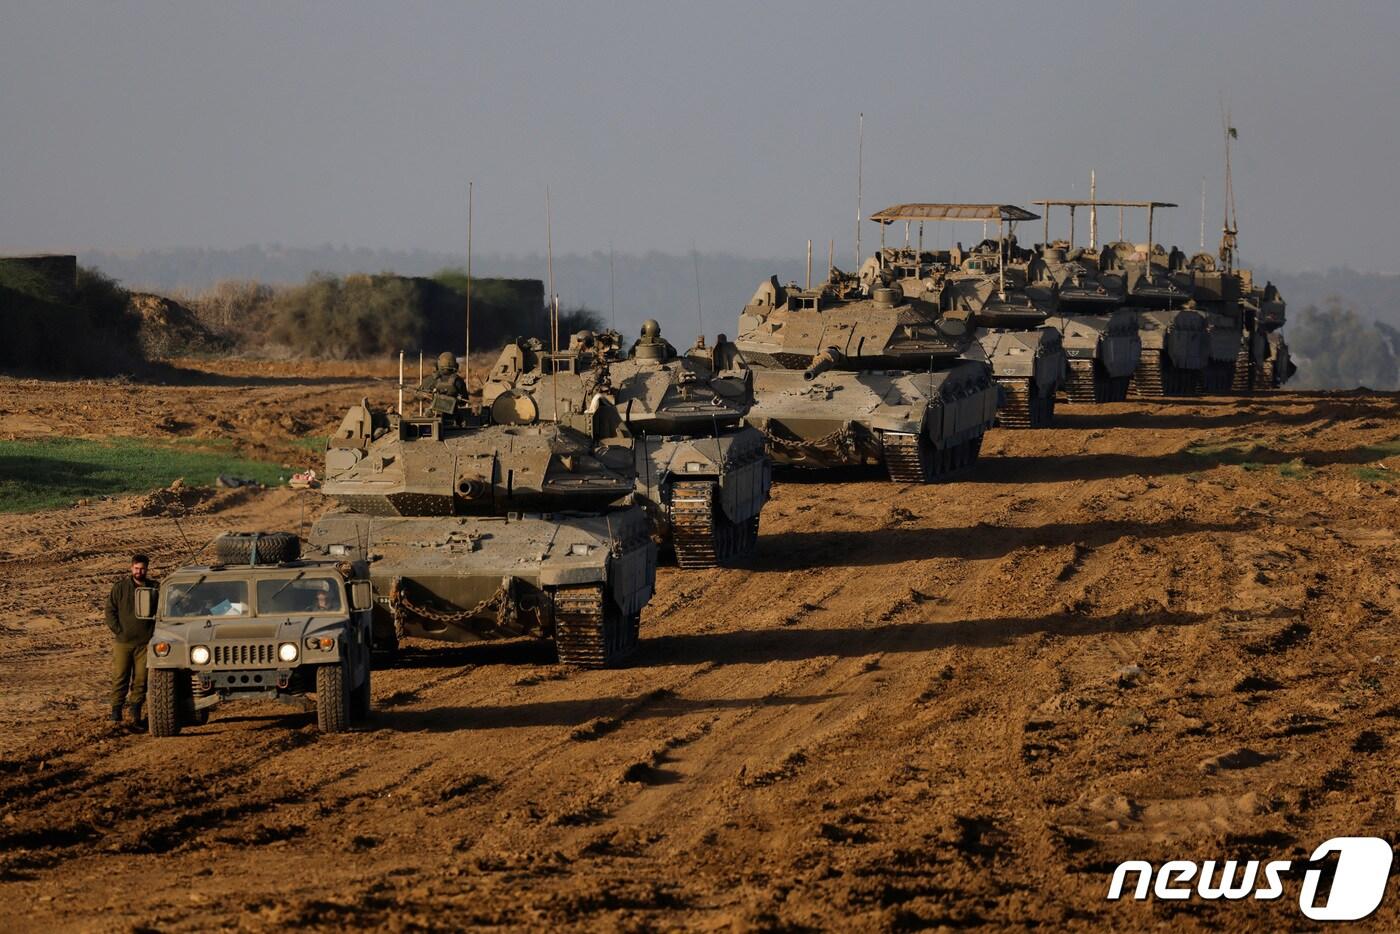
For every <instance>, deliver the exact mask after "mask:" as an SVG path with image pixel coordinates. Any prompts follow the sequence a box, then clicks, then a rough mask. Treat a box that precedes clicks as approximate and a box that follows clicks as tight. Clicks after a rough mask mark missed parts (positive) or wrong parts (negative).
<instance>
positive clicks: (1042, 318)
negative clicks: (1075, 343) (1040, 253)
mask: <svg viewBox="0 0 1400 934" xmlns="http://www.w3.org/2000/svg"><path fill="white" fill-rule="evenodd" d="M1037 217H1039V215H1037V214H1032V213H1031V212H1029V211H1026V210H1025V209H1023V208H1019V207H1016V206H1015V205H1009V204H938V203H920V204H899V205H895V206H893V207H889V208H885V209H884V210H882V211H876V212H875V213H874V214H872V215H870V219H871V220H872V221H875V222H877V223H879V224H880V225H881V228H880V229H881V250H880V253H879V254H877V259H878V260H880V261H881V264H882V265H883V261H884V259H885V258H886V257H887V256H889V255H890V254H889V251H888V250H887V248H886V247H885V244H884V242H883V241H884V230H885V228H886V227H887V226H888V225H890V224H892V223H895V222H898V221H903V222H905V224H906V225H912V224H913V223H915V222H917V223H918V224H919V225H920V237H919V239H920V249H919V252H922V250H921V247H922V239H923V237H922V226H923V224H924V223H925V222H926V221H946V222H954V221H978V220H980V221H982V222H984V223H991V222H992V221H995V222H996V224H997V237H996V239H995V240H992V239H989V238H984V239H983V241H982V242H981V243H979V244H978V245H977V246H976V247H975V248H973V249H972V250H971V251H970V252H968V253H964V252H963V251H962V250H961V248H959V249H958V250H956V251H949V253H947V254H944V256H946V259H944V257H943V256H940V257H937V260H936V261H935V262H934V263H932V264H931V265H930V267H929V268H928V270H927V271H926V272H924V273H923V274H922V277H921V278H917V279H916V278H913V277H911V276H909V275H907V274H906V275H902V276H900V277H898V278H897V280H896V281H897V282H898V283H899V284H900V287H901V288H902V289H903V290H904V291H905V292H906V294H907V293H909V292H910V291H911V285H912V284H914V283H917V286H916V288H918V289H920V290H922V291H923V292H925V293H926V294H927V295H928V296H929V297H928V299H927V302H928V304H930V305H932V307H933V308H934V310H935V314H938V315H944V316H946V315H948V314H949V313H952V312H966V313H967V314H968V315H969V316H970V319H969V320H970V321H971V323H972V325H973V327H974V331H973V339H974V342H975V347H969V350H968V352H967V354H966V356H968V357H970V358H976V359H980V360H983V361H985V362H986V363H987V364H988V365H989V366H990V367H991V369H992V376H993V378H994V379H995V380H996V382H997V383H998V385H999V386H1000V387H1001V389H1002V393H1003V401H1002V405H1001V409H1000V411H998V413H997V419H996V421H997V424H998V425H1002V426H1004V427H1008V428H1041V427H1046V426H1048V425H1050V424H1051V422H1052V421H1053V419H1054V414H1055V396H1056V394H1057V393H1058V392H1059V390H1060V386H1061V384H1062V383H1063V382H1064V378H1065V373H1066V357H1065V352H1064V347H1063V342H1062V339H1061V335H1060V332H1059V330H1058V329H1056V328H1055V327H1054V326H1052V325H1050V324H1049V323H1048V318H1049V316H1050V309H1051V308H1052V307H1053V304H1054V294H1053V290H1051V291H1049V292H1045V291H1042V293H1041V294H1040V295H1033V294H1031V292H1030V291H1028V289H1027V286H1028V285H1029V284H1030V283H1031V281H1032V278H1033V277H1034V276H1035V275H1036V273H1037V272H1038V270H1036V269H1033V268H1032V267H1033V266H1034V265H1035V264H1036V263H1038V262H1039V260H1038V259H1037V258H1036V257H1034V256H1030V255H1021V253H1020V251H1018V249H1017V247H1016V238H1015V232H1014V231H1015V225H1016V223H1017V222H1019V221H1025V220H1034V219H1036V218H1037ZM1008 226H1009V228H1010V231H1009V233H1008ZM868 267H869V264H868V263H867V266H866V267H863V268H862V272H863V274H865V275H867V276H868V271H867V270H868ZM890 268H891V269H895V270H897V269H898V268H899V267H898V266H893V267H890ZM881 271H882V272H883V269H882V270H881ZM1041 285H1042V286H1043V285H1044V280H1042V281H1041Z"/></svg>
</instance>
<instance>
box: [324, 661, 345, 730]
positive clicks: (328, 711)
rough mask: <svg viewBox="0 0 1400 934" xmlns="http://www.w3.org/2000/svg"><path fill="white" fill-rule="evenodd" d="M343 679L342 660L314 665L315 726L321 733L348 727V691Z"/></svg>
mask: <svg viewBox="0 0 1400 934" xmlns="http://www.w3.org/2000/svg"><path fill="white" fill-rule="evenodd" d="M345 680H346V679H345V662H343V661H340V662H333V663H331V664H329V665H318V666H317V667H316V727H317V728H318V729H319V730H320V731H321V732H322V733H344V732H345V731H346V730H348V729H350V691H349V689H348V688H347V687H346V685H345Z"/></svg>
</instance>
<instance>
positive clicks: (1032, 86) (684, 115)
mask: <svg viewBox="0 0 1400 934" xmlns="http://www.w3.org/2000/svg"><path fill="white" fill-rule="evenodd" d="M973 11H976V12H973ZM970 15H974V16H976V17H977V18H976V19H969V16H970ZM1398 38H1400V4H1396V3H1394V2H1388V3H1374V4H1363V3H1356V4H1341V3H1328V4H1322V3H1316V4H1308V3H1300V4H1287V5H1285V4H1283V3H1221V2H1215V3H1203V4H1198V5H1197V4H1185V3H1175V2H1172V3H1161V2H1152V3H1140V4H1139V3H1115V2H1112V0H1099V2H1095V3H1086V4H1082V5H1071V4H1068V3H1058V2H1057V3H1045V4H1036V5H1033V6H1031V5H1025V4H1014V5H1000V4H994V3H987V2H981V0H978V2H969V0H963V2H959V3H946V4H945V3H912V4H907V5H881V4H878V3H870V2H863V0H862V2H856V0H851V2H845V3H831V2H813V3H807V4H792V5H782V4H775V3H768V4H755V3H751V2H745V3H735V4H721V3H714V2H704V3H694V2H692V3H684V4H679V3H677V4H670V3H659V2H646V3H637V4H604V3H577V2H575V3H561V4H543V3H528V2H513V3H503V4H465V3H398V2H396V3H381V4H366V3H350V2H340V3H330V2H326V3H288V2H277V3H252V2H242V3H231V2H220V3H198V2H192V0H182V2H169V3H136V2H97V0H93V2H89V3H86V4H72V3H63V2H55V0H40V2H19V0H0V250H7V251H19V250H29V249H41V248H43V249H74V248H79V247H92V248H105V249H139V248H153V247H168V246H209V247H231V246H238V245H243V244H247V243H282V244H287V245H314V244H321V243H337V244H349V245H355V246H370V247H388V248H396V249H409V248H427V249H436V250H455V249H459V248H460V249H463V250H464V249H465V239H466V229H465V228H466V183H467V179H469V178H470V179H474V180H475V183H476V186H475V187H476V211H475V219H476V224H475V244H476V247H477V249H478V250H480V251H482V252H483V253H512V252H534V251H540V250H542V249H543V247H544V238H545V210H544V201H545V186H546V185H549V186H550V189H551V192H552V198H553V207H554V210H553V214H554V248H555V250H556V251H561V252H570V251H572V252H582V251H590V250H593V249H606V248H607V244H608V242H609V241H611V242H613V243H615V244H616V247H617V249H618V250H619V251H634V252H635V251H640V250H645V249H650V248H655V249H660V250H663V251H669V252H685V251H688V250H689V249H690V248H691V246H692V244H694V245H695V246H697V247H698V248H699V249H700V250H701V251H717V250H728V251H732V252H735V253H739V254H744V255H757V256H795V255H799V254H800V253H801V252H802V251H803V250H804V249H805V242H806V240H807V238H809V237H810V238H812V239H814V240H816V241H817V242H818V244H819V245H818V247H817V251H818V254H819V255H820V256H821V257H822V258H823V259H824V254H825V249H826V241H827V239H828V238H833V237H834V238H835V239H836V242H837V250H838V259H839V258H841V257H845V258H846V260H845V263H846V264H849V257H850V255H851V251H852V240H853V238H854V230H853V228H854V225H855V211H856V204H855V200H856V199H855V192H856V120H857V116H856V115H857V113H859V112H861V111H863V112H864V113H865V128H866V134H865V160H864V161H865V171H864V182H865V184H864V187H865V198H864V205H865V211H866V213H867V214H868V213H870V212H871V211H873V210H876V209H878V208H880V207H883V206H885V205H887V204H889V203H892V202H897V201H909V200H954V201H959V200H960V201H1009V202H1014V203H1024V202H1026V201H1029V200H1030V199H1032V198H1036V197H1042V196H1046V195H1049V196H1054V197H1066V196H1070V197H1073V196H1078V197H1084V196H1086V195H1087V188H1088V176H1089V170H1090V168H1094V169H1096V170H1097V172H1098V178H1099V194H1100V196H1101V197H1113V196H1118V197H1154V198H1159V199H1164V200H1169V201H1178V202H1180V203H1181V205H1182V206H1181V207H1180V208H1178V209H1176V210H1174V211H1170V212H1167V213H1166V215H1165V216H1164V217H1163V218H1162V227H1161V229H1162V233H1163V235H1164V236H1163V239H1171V240H1175V241H1177V242H1179V243H1182V244H1183V245H1186V246H1188V247H1189V246H1193V245H1194V244H1195V243H1196V242H1197V238H1198V231H1199V227H1198V225H1199V220H1200V191H1201V182H1202V178H1203V177H1204V178H1205V179H1206V181H1207V186H1208V199H1209V200H1208V213H1207V232H1206V239H1207V243H1209V244H1211V245H1212V247H1213V245H1214V244H1215V242H1216V241H1217V239H1218V237H1219V226H1220V192H1221V178H1222V154H1221V124H1220V111H1219V102H1220V97H1221V95H1222V94H1224V95H1225V97H1226V99H1227V100H1228V102H1229V104H1230V107H1231V109H1232V113H1233V120H1234V123H1235V124H1236V125H1237V126H1238V128H1239V141H1238V145H1237V147H1236V149H1235V186H1236V191H1237V200H1238V203H1239V215H1240V220H1241V224H1242V233H1241V237H1240V239H1241V246H1242V249H1243V253H1244V255H1245V258H1246V259H1247V260H1249V261H1252V262H1260V263H1267V264H1269V265H1273V266H1284V265H1296V266H1306V267H1311V268H1322V267H1327V266H1331V265H1336V264H1343V263H1345V264H1349V265H1351V266H1353V267H1355V268H1359V269H1365V270H1370V271H1395V270H1400V262H1397V242H1400V239H1398V237H1397V235H1400V184H1397V182H1396V181H1395V179H1394V176H1395V173H1396V171H1397V156H1400V147H1397V142H1400V66H1397V63H1396V43H1397V39H1398ZM1104 224H1105V226H1106V227H1107V228H1108V232H1110V233H1115V232H1116V217H1114V218H1112V219H1107V220H1105V222H1104ZM1034 226H1035V228H1036V233H1037V235H1038V232H1039V224H1038V223H1037V224H1035V225H1034ZM1057 226H1058V225H1057ZM866 227H867V230H866V231H865V232H864V234H863V236H864V238H865V241H864V242H865V245H866V247H867V248H868V247H869V246H870V245H871V244H872V243H873V242H875V240H876V239H877V236H878V235H877V233H876V230H875V228H874V226H873V225H870V224H866ZM1132 232H1133V231H1132V230H1131V228H1130V233H1132ZM1084 233H1085V228H1084V227H1082V226H1081V228H1080V234H1081V237H1082V236H1083V234H1084ZM1137 233H1138V236H1141V235H1142V232H1141V230H1139V231H1137ZM978 235H980V228H978V229H976V230H973V229H971V228H967V227H965V228H964V229H962V230H961V231H959V232H958V234H957V236H958V237H959V239H963V240H975V239H977V236H978ZM900 236H902V232H901V234H900ZM940 238H941V239H940ZM946 238H947V232H946V231H937V232H934V231H931V232H930V233H929V234H928V240H930V241H933V240H938V242H943V241H945V240H946ZM1027 239H1028V238H1027ZM819 262H820V261H819Z"/></svg>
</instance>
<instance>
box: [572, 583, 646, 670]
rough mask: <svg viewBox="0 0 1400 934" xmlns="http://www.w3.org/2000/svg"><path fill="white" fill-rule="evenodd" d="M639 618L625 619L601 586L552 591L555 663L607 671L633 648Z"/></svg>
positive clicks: (635, 643) (636, 616) (587, 585)
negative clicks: (556, 659)
mask: <svg viewBox="0 0 1400 934" xmlns="http://www.w3.org/2000/svg"><path fill="white" fill-rule="evenodd" d="M640 623H641V614H640V613H638V614H636V615H634V616H633V617H632V618H630V619H628V618H626V617H624V616H623V615H622V611H621V610H619V609H618V608H617V607H616V606H615V605H614V604H613V602H612V601H611V600H609V599H607V596H606V595H605V594H604V592H603V585H602V584H584V585H582V586H574V587H559V588H558V589H556V590H555V591H554V645H555V648H556V649H558V651H559V661H560V662H561V663H563V664H565V665H577V666H579V667H580V668H607V667H609V666H611V665H615V664H617V663H618V662H620V661H621V660H622V659H623V658H626V657H627V656H628V655H629V654H631V652H632V650H633V649H635V648H636V647H637V638H638V635H639V629H640Z"/></svg>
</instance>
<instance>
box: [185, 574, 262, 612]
mask: <svg viewBox="0 0 1400 934" xmlns="http://www.w3.org/2000/svg"><path fill="white" fill-rule="evenodd" d="M165 607H166V609H165V615H166V616H247V615H248V583H247V581H240V580H197V581H194V582H192V583H184V582H181V583H178V584H170V585H169V586H167V587H166V597H165Z"/></svg>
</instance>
